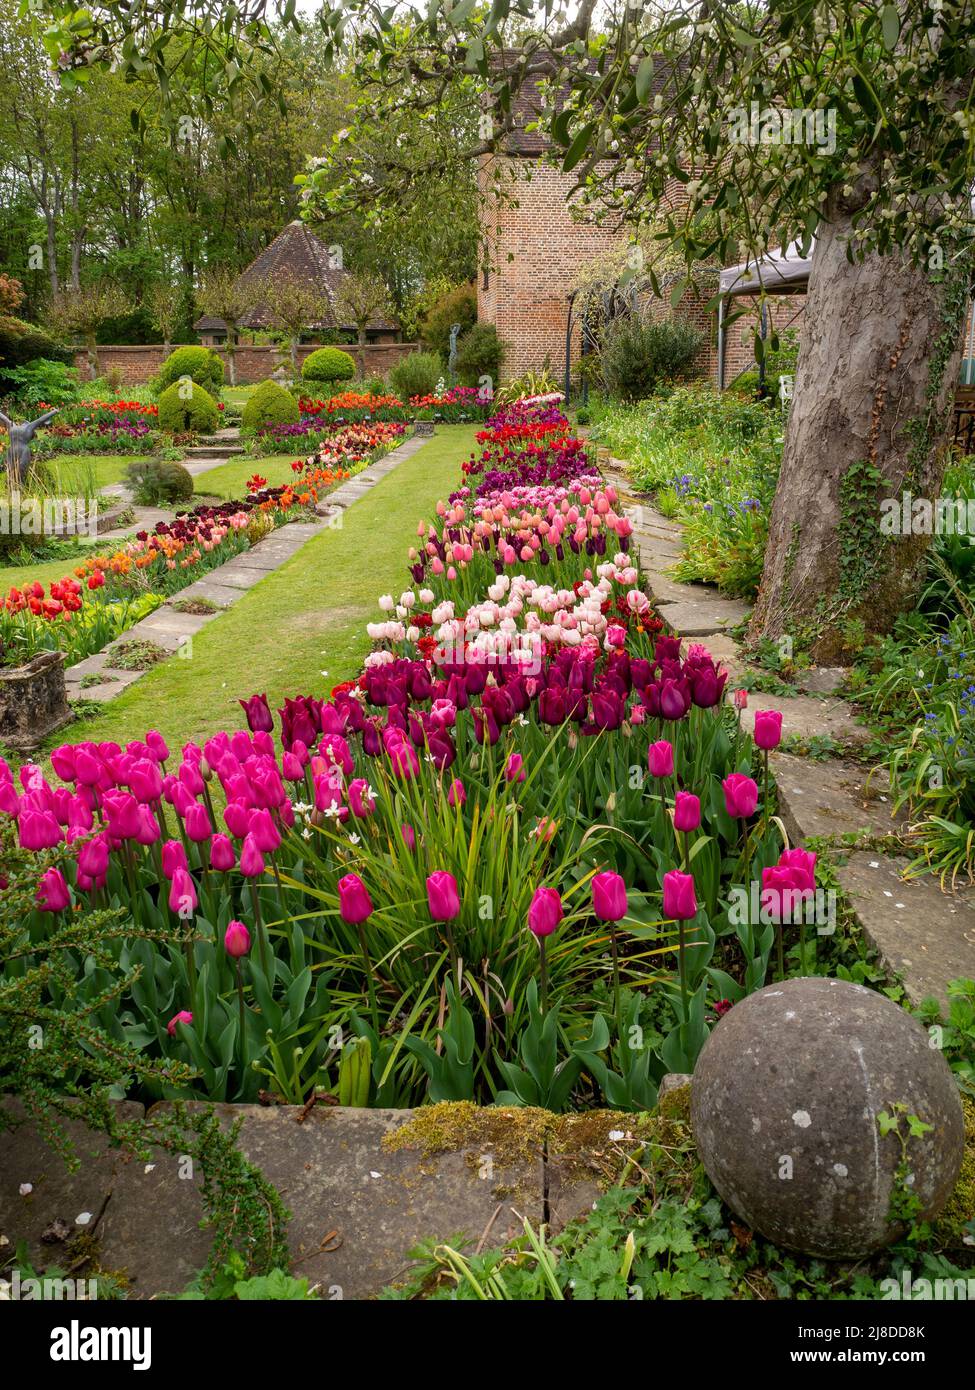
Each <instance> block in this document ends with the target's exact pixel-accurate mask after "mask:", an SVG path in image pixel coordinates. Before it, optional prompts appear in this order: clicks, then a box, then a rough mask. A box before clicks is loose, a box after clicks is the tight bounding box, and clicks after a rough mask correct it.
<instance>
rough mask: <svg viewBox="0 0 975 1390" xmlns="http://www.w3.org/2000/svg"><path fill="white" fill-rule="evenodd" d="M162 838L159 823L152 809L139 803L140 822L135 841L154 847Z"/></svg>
mask: <svg viewBox="0 0 975 1390" xmlns="http://www.w3.org/2000/svg"><path fill="white" fill-rule="evenodd" d="M160 838H161V832H160V829H159V822H158V821H157V820H156V817H155V816H154V814H153V813H152V811H151V809H150V808H149V807H148V806H146V805H144V804H143V803H142V802H140V803H139V822H138V825H137V826H136V832H135V840H136V843H137V844H140V845H154V844H155V843H156V841H157V840H158V839H160Z"/></svg>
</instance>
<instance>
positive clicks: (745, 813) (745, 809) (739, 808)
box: [721, 772, 758, 820]
mask: <svg viewBox="0 0 975 1390" xmlns="http://www.w3.org/2000/svg"><path fill="white" fill-rule="evenodd" d="M721 786H722V788H723V789H724V804H725V810H726V811H727V812H728V815H729V816H731V817H733V818H734V819H742V820H747V819H748V817H749V816H752V815H754V814H755V807H756V806H757V805H758V787H757V785H756V784H755V783H754V782H753V781H752V779H751V778H750V777H746V776H745V775H744V773H742V772H732V773H731V774H730V775H729V776H728V777H726V778H725V779H724V781H723V782H722V783H721Z"/></svg>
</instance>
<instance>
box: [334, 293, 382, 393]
mask: <svg viewBox="0 0 975 1390" xmlns="http://www.w3.org/2000/svg"><path fill="white" fill-rule="evenodd" d="M391 313H392V300H391V298H390V293H389V290H388V289H387V287H386V284H385V282H384V281H383V280H381V279H380V277H379V276H378V275H370V274H369V273H368V272H366V271H349V272H348V273H347V274H346V275H345V276H344V277H343V279H342V283H341V285H340V286H339V288H338V290H336V292H335V317H336V319H337V320H338V322H339V324H340V325H341V326H342V327H343V328H344V327H345V326H346V325H347V324H348V325H351V327H353V328H354V329H355V331H356V339H357V342H358V345H359V347H358V357H359V374H360V376H365V374H366V354H365V346H366V329H367V328H368V327H369V325H370V323H372V322H373V320H374V319H376V318H377V317H382V318H385V317H388V316H389V315H390V314H391Z"/></svg>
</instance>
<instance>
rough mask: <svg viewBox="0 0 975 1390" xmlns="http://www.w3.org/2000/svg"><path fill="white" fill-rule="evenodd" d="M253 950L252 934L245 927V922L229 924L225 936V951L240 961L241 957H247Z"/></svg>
mask: <svg viewBox="0 0 975 1390" xmlns="http://www.w3.org/2000/svg"><path fill="white" fill-rule="evenodd" d="M250 948H251V934H250V932H249V931H248V930H247V928H246V927H245V926H244V924H243V922H238V921H237V920H236V919H234V921H232V922H228V923H227V930H226V931H225V932H224V934H223V949H224V950H225V951H226V952H227V955H228V956H231V957H232V958H233V959H234V960H240V958H241V956H246V955H247V952H248V951H249V950H250Z"/></svg>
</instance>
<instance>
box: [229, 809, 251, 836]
mask: <svg viewBox="0 0 975 1390" xmlns="http://www.w3.org/2000/svg"><path fill="white" fill-rule="evenodd" d="M223 818H224V822H225V823H226V826H227V829H228V830H229V831H230V833H231V835H233V836H234V838H235V839H237V840H242V839H243V838H244V836H245V835H246V834H247V829H248V826H249V825H250V820H251V812H250V807H249V806H248V805H247V804H246V802H243V801H228V802H227V804H226V806H225V807H224V811H223Z"/></svg>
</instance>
